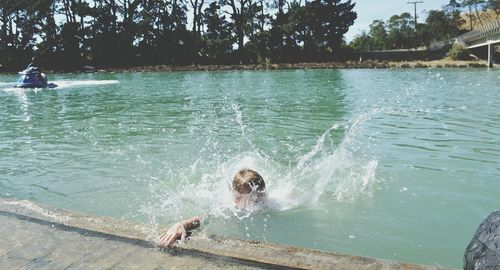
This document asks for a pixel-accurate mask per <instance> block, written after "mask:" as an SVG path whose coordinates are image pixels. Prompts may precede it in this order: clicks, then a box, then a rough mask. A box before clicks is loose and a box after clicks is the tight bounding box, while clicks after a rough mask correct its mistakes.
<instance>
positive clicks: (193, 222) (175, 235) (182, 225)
mask: <svg viewBox="0 0 500 270" xmlns="http://www.w3.org/2000/svg"><path fill="white" fill-rule="evenodd" d="M200 222H201V218H200V217H199V216H195V217H192V218H190V219H186V220H184V221H182V222H179V223H176V224H175V225H173V226H172V227H171V228H170V229H169V230H168V231H166V232H163V233H162V234H161V235H160V242H159V243H158V245H159V246H162V247H169V246H171V245H172V244H173V243H174V242H175V241H177V240H183V239H184V238H186V236H187V233H188V232H190V231H192V230H194V229H196V228H198V227H200Z"/></svg>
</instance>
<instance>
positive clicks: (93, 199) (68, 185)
mask: <svg viewBox="0 0 500 270" xmlns="http://www.w3.org/2000/svg"><path fill="white" fill-rule="evenodd" d="M15 79H16V77H15V76H7V75H1V76H0V108H1V110H0V138H1V140H0V196H1V197H7V198H15V199H30V200H34V201H38V202H42V203H46V204H50V205H55V206H58V207H62V208H67V209H73V210H77V211H83V212H90V213H95V214H99V215H107V216H112V217H117V218H124V219H130V220H134V221H140V222H143V223H147V224H150V225H151V227H152V228H154V227H156V226H157V225H158V224H162V225H168V224H170V223H172V222H174V221H176V220H179V219H182V218H188V217H190V216H191V215H196V214H202V215H210V218H209V220H210V222H209V223H208V224H207V225H206V226H204V228H203V230H201V232H199V235H201V236H203V235H208V234H211V233H217V234H221V235H229V236H236V237H238V238H243V239H256V240H265V241H272V242H277V243H283V244H290V245H296V246H302V247H308V248H315V249H321V250H328V251H336V252H341V253H349V254H357V255H364V256H371V257H379V258H385V259H391V260H399V261H406V262H414V263H422V264H433V265H440V266H447V267H456V268H460V267H461V266H462V256H463V252H464V250H465V247H466V246H467V244H468V242H469V241H470V239H471V237H472V235H473V234H474V232H475V230H476V228H477V226H478V225H479V223H480V222H481V221H482V219H483V218H484V217H485V216H486V215H487V214H489V213H490V212H491V211H493V210H498V209H499V205H500V199H499V195H498V194H500V182H499V179H500V91H499V90H500V88H499V83H500V70H495V69H492V70H486V69H450V70H448V69H413V70H297V71H250V72H247V71H245V72H241V71H231V72H172V73H124V74H65V75H51V76H50V78H49V79H51V80H52V81H54V82H55V83H57V84H59V85H60V87H59V88H56V89H47V90H41V89H37V90H33V89H32V90H20V89H15V88H12V87H11V86H12V84H11V83H9V82H10V81H14V80H15ZM242 167H248V168H253V169H255V170H257V171H258V172H260V173H261V174H262V176H263V177H264V179H265V180H266V183H267V186H268V191H269V198H270V199H269V201H270V202H271V208H270V209H254V211H251V212H247V211H236V210H234V209H233V207H232V201H231V196H232V195H231V194H232V193H231V190H230V188H229V187H230V181H231V178H232V176H233V174H234V173H235V172H236V171H237V170H238V169H240V168H242Z"/></svg>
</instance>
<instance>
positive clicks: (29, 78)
mask: <svg viewBox="0 0 500 270" xmlns="http://www.w3.org/2000/svg"><path fill="white" fill-rule="evenodd" d="M19 74H20V75H21V76H20V77H19V80H18V81H17V84H16V86H15V87H17V88H54V87H57V85H56V84H53V83H48V81H47V76H46V75H45V73H42V72H41V71H40V68H38V67H33V66H32V65H31V64H30V65H29V66H28V67H27V68H26V69H25V70H23V71H21V72H19Z"/></svg>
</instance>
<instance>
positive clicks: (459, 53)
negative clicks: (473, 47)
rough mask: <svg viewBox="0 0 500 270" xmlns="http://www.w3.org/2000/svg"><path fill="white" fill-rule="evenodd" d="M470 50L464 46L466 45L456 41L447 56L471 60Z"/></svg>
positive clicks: (454, 58)
mask: <svg viewBox="0 0 500 270" xmlns="http://www.w3.org/2000/svg"><path fill="white" fill-rule="evenodd" d="M469 54H470V53H469V51H468V50H467V49H465V48H464V46H462V45H460V44H458V43H455V44H453V46H451V49H450V51H448V54H447V56H448V57H450V58H451V59H453V60H469V59H470V56H469Z"/></svg>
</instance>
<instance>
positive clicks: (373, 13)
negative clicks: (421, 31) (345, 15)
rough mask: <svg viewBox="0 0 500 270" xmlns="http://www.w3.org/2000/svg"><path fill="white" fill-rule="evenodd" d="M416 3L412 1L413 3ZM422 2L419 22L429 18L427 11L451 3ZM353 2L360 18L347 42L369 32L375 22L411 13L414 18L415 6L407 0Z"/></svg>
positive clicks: (441, 1)
mask: <svg viewBox="0 0 500 270" xmlns="http://www.w3.org/2000/svg"><path fill="white" fill-rule="evenodd" d="M414 1H415V0H411V2H414ZM422 1H423V3H422V4H417V20H419V21H421V20H422V19H425V18H426V17H427V15H426V14H427V11H429V10H431V9H441V7H442V6H443V5H446V4H448V3H449V2H450V1H449V0H422ZM352 2H355V3H356V6H355V7H354V11H356V13H357V14H358V18H357V19H356V21H354V25H353V26H351V28H350V29H349V32H347V33H346V35H345V38H346V41H347V42H350V41H351V40H352V39H353V38H354V36H356V35H357V34H360V33H361V32H362V31H363V30H368V29H369V26H370V24H371V23H372V22H373V21H374V20H383V21H387V20H388V19H389V18H390V17H391V16H392V15H394V14H398V15H399V14H401V13H403V12H409V13H410V14H411V15H412V16H413V13H414V8H413V4H411V5H410V4H408V1H407V0H352Z"/></svg>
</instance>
